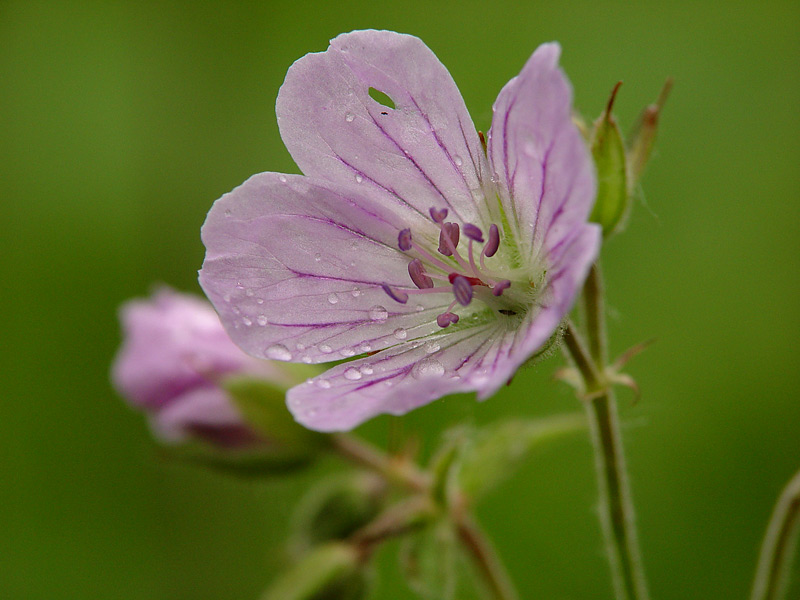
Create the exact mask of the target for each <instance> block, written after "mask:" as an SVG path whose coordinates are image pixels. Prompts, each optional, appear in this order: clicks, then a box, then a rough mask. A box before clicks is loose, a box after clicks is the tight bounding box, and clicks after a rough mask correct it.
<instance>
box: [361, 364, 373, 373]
mask: <svg viewBox="0 0 800 600" xmlns="http://www.w3.org/2000/svg"><path fill="white" fill-rule="evenodd" d="M358 370H359V371H361V372H362V373H363V374H364V375H372V373H373V370H372V365H369V364H364V365H361V366H360V367H359V369H358Z"/></svg>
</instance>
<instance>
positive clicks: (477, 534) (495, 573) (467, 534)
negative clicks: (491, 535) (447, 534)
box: [456, 515, 519, 600]
mask: <svg viewBox="0 0 800 600" xmlns="http://www.w3.org/2000/svg"><path fill="white" fill-rule="evenodd" d="M456 529H457V531H458V537H459V538H460V539H461V542H462V543H463V544H464V547H465V548H466V549H467V551H468V552H469V553H470V554H471V555H472V559H473V561H474V562H475V564H476V565H477V567H478V568H479V569H480V572H481V575H483V578H484V580H485V581H486V584H487V585H488V586H489V589H490V590H491V592H492V594H493V595H494V597H495V598H496V600H517V598H519V596H518V595H517V592H516V590H515V589H514V586H513V585H512V583H511V579H510V578H509V576H508V573H507V572H506V570H505V568H504V567H503V564H502V563H501V562H500V559H499V558H498V557H497V554H496V552H495V551H494V549H493V548H492V546H491V544H490V543H489V540H488V539H486V537H485V536H484V534H483V532H482V531H481V530H480V529H479V528H478V526H477V524H476V523H475V522H473V520H472V519H471V518H470V517H469V516H468V515H461V516H459V517H458V518H457V519H456Z"/></svg>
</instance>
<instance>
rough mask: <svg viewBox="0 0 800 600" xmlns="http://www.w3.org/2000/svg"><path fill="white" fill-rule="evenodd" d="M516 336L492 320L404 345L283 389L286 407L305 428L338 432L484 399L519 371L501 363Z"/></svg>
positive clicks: (505, 363)
mask: <svg viewBox="0 0 800 600" xmlns="http://www.w3.org/2000/svg"><path fill="white" fill-rule="evenodd" d="M520 335H521V331H520V330H517V329H513V328H506V327H503V326H502V324H498V322H496V321H495V322H493V323H490V324H486V325H482V326H477V327H473V328H464V329H460V330H457V331H450V332H448V333H447V334H439V335H433V336H430V337H428V338H427V339H425V340H416V341H414V342H409V343H405V344H402V345H399V346H395V347H393V348H389V349H387V350H384V351H383V352H379V353H378V354H376V355H374V356H369V357H366V358H362V359H359V360H356V361H352V362H348V363H344V364H341V365H338V366H336V367H333V368H332V369H330V370H328V371H326V372H325V373H323V374H322V375H321V376H319V377H317V378H315V379H311V380H309V381H307V382H306V383H304V384H301V385H299V386H296V387H294V388H292V389H290V390H289V392H288V393H287V396H286V398H287V404H288V406H289V410H291V411H292V413H293V414H294V416H295V418H296V419H297V420H298V421H299V422H300V423H302V424H303V425H305V426H306V427H309V428H311V429H316V430H319V431H344V430H349V429H352V428H353V427H355V426H357V425H359V424H360V423H362V422H364V421H366V420H367V419H370V418H372V417H374V416H376V415H379V414H383V413H389V414H394V415H401V414H405V413H407V412H409V411H411V410H413V409H415V408H418V407H419V406H422V405H424V404H428V403H430V402H432V401H433V400H436V399H437V398H440V397H442V396H445V395H447V394H454V393H458V392H470V391H475V390H477V391H478V392H479V393H480V395H481V396H482V397H488V396H489V395H491V394H492V393H494V392H495V391H496V390H497V389H498V388H499V387H501V386H502V385H504V384H505V383H506V381H507V380H508V378H509V377H510V376H511V375H512V374H513V372H514V370H515V369H516V367H518V366H519V364H520V363H518V362H517V363H514V364H511V363H510V362H509V361H508V351H509V349H511V348H512V347H513V346H514V343H515V339H516V338H517V337H519V336H520ZM521 360H524V358H523V359H521Z"/></svg>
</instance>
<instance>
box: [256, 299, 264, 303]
mask: <svg viewBox="0 0 800 600" xmlns="http://www.w3.org/2000/svg"><path fill="white" fill-rule="evenodd" d="M256 304H264V299H263V298H256Z"/></svg>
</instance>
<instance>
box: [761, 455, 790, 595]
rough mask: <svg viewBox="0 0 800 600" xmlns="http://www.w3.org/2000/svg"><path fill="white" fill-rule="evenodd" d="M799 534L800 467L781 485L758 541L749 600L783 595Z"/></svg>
mask: <svg viewBox="0 0 800 600" xmlns="http://www.w3.org/2000/svg"><path fill="white" fill-rule="evenodd" d="M798 534H800V471H798V472H797V473H795V474H794V476H793V477H792V479H791V480H790V481H789V483H788V484H787V485H786V487H785V488H784V489H783V491H782V492H781V495H780V497H779V498H778V502H777V503H776V504H775V509H774V510H773V511H772V517H771V518H770V521H769V525H768V526H767V531H766V533H765V534H764V542H763V543H762V545H761V554H760V556H759V559H758V567H757V568H756V576H755V580H754V581H753V593H752V595H751V596H750V598H751V600H782V599H783V598H785V597H786V594H787V592H788V591H789V575H790V572H791V566H792V559H793V558H794V553H795V549H796V546H797V537H798Z"/></svg>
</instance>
